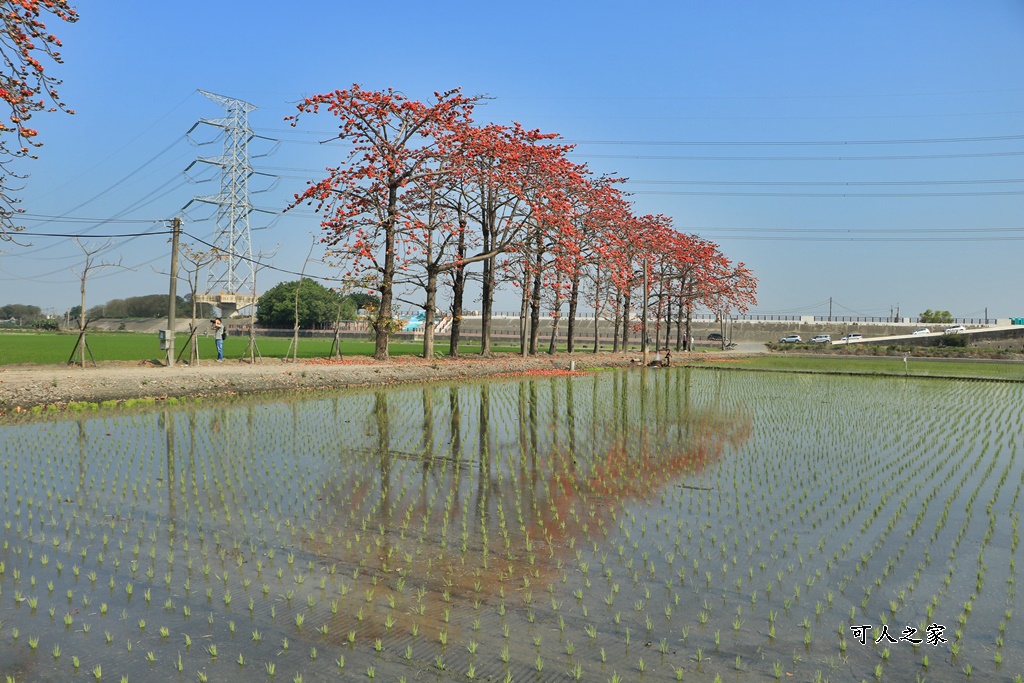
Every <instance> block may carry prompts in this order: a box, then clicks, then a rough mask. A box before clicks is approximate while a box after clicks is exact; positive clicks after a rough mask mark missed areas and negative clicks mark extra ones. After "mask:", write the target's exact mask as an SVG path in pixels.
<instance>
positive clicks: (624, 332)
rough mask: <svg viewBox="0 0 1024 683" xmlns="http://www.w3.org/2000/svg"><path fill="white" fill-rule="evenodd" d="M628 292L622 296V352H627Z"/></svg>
mask: <svg viewBox="0 0 1024 683" xmlns="http://www.w3.org/2000/svg"><path fill="white" fill-rule="evenodd" d="M629 299H630V296H629V290H628V289H627V290H626V293H625V294H624V295H623V301H622V352H623V353H628V352H629Z"/></svg>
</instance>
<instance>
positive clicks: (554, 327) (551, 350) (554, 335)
mask: <svg viewBox="0 0 1024 683" xmlns="http://www.w3.org/2000/svg"><path fill="white" fill-rule="evenodd" d="M561 319H562V316H560V315H558V314H557V313H556V314H555V317H554V318H553V319H552V320H551V341H549V342H548V355H549V356H553V355H555V350H556V345H557V342H558V323H559V322H560V321H561Z"/></svg>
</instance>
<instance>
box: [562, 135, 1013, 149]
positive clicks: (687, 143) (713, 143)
mask: <svg viewBox="0 0 1024 683" xmlns="http://www.w3.org/2000/svg"><path fill="white" fill-rule="evenodd" d="M1007 140H1024V135H989V136H978V137H964V138H897V139H891V140H778V141H774V140H735V141H731V140H707V141H700V140H560V141H559V142H563V143H565V144H575V145H624V146H637V147H808V146H821V147H835V146H854V145H936V144H947V143H962V142H1005V141H1007Z"/></svg>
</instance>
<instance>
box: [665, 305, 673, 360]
mask: <svg viewBox="0 0 1024 683" xmlns="http://www.w3.org/2000/svg"><path fill="white" fill-rule="evenodd" d="M666 300H667V302H668V303H667V308H666V312H665V350H666V351H667V350H668V347H669V344H670V343H671V342H672V297H666Z"/></svg>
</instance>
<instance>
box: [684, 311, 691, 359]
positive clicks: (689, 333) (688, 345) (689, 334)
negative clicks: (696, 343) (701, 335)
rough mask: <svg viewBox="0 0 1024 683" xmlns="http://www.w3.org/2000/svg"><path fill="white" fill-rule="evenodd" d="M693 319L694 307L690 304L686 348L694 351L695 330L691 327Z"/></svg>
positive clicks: (687, 315)
mask: <svg viewBox="0 0 1024 683" xmlns="http://www.w3.org/2000/svg"><path fill="white" fill-rule="evenodd" d="M692 321H693V308H691V307H690V306H687V307H686V340H685V342H686V350H687V351H693V330H691V329H690V323H691V322H692Z"/></svg>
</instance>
